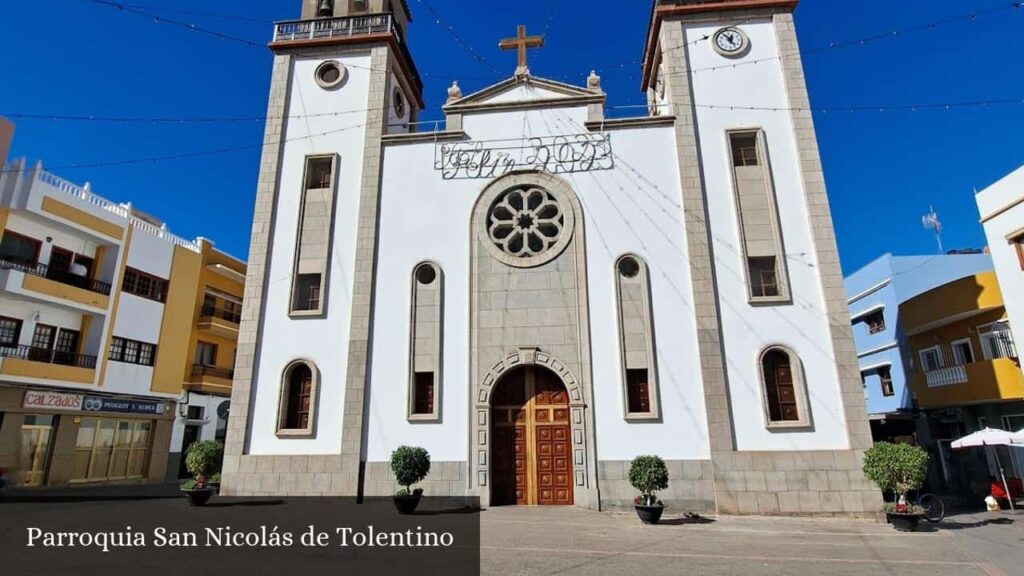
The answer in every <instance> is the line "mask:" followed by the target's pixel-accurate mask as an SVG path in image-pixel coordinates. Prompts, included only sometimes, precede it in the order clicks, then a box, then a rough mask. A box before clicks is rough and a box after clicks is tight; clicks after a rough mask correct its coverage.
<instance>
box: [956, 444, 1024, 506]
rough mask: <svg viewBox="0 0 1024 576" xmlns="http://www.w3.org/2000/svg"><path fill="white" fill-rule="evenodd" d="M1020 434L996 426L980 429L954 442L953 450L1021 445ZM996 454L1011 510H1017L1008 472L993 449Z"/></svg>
mask: <svg viewBox="0 0 1024 576" xmlns="http://www.w3.org/2000/svg"><path fill="white" fill-rule="evenodd" d="M1017 436H1018V434H1015V433H1013V432H1007V431H1006V430H997V429H995V428H985V429H984V430H978V431H977V432H974V433H973V434H968V435H967V436H964V437H963V438H961V439H959V440H956V441H954V442H953V444H952V446H953V450H963V449H965V448H978V447H985V446H1019V445H1021V444H1020V443H1018V442H1017V441H1016V440H1015V438H1016V437H1017ZM993 452H994V453H995V455H996V466H998V467H999V477H1000V479H1002V481H1003V489H1004V490H1006V496H1007V498H1008V499H1009V501H1010V510H1015V509H1016V508H1015V507H1014V505H1013V494H1011V493H1010V485H1009V484H1007V483H1006V474H1005V473H1004V472H1003V463H1002V462H1000V461H999V452H998V451H995V450H993Z"/></svg>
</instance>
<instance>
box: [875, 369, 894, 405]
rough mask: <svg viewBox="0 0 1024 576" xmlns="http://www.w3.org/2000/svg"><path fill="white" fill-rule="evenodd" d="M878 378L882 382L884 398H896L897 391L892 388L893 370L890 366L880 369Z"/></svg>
mask: <svg viewBox="0 0 1024 576" xmlns="http://www.w3.org/2000/svg"><path fill="white" fill-rule="evenodd" d="M878 377H879V378H880V379H881V381H882V396H885V397H890V396H895V395H896V390H895V389H894V388H893V386H892V368H890V367H888V366H886V367H884V368H880V369H879V370H878Z"/></svg>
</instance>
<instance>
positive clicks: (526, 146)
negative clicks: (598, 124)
mask: <svg viewBox="0 0 1024 576" xmlns="http://www.w3.org/2000/svg"><path fill="white" fill-rule="evenodd" d="M613 167H614V160H613V156H612V143H611V136H610V135H609V134H571V135H565V136H543V137H533V138H524V139H522V140H479V141H474V142H450V143H444V144H439V145H438V146H437V148H436V151H435V155H434V168H435V169H437V170H440V171H441V176H442V177H443V178H444V179H445V180H454V179H461V178H497V177H498V176H503V175H505V174H508V173H509V172H512V171H514V170H541V171H544V172H548V173H551V174H569V173H573V172H589V171H592V170H611V169H612V168H613Z"/></svg>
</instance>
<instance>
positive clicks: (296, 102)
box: [250, 51, 370, 455]
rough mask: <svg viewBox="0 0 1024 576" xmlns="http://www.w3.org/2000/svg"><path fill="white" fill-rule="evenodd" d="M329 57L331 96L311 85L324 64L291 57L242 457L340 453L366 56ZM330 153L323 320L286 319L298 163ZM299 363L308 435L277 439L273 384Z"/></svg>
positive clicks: (276, 387) (298, 195)
mask: <svg viewBox="0 0 1024 576" xmlns="http://www.w3.org/2000/svg"><path fill="white" fill-rule="evenodd" d="M334 59H336V60H339V61H340V62H341V63H342V64H344V65H346V67H347V68H348V79H347V80H346V82H345V83H344V84H343V85H342V86H341V87H340V88H339V89H335V90H324V89H322V88H320V87H319V86H318V85H317V84H316V81H315V80H314V72H315V70H316V67H317V66H318V65H319V64H320V63H321V62H322V61H323V60H322V59H309V58H298V59H296V61H295V63H294V66H293V69H292V78H291V82H292V86H293V91H292V96H291V98H290V100H289V102H288V107H287V115H288V116H290V118H289V119H288V121H287V123H286V142H285V144H284V150H283V153H282V162H281V174H280V190H279V196H278V203H277V207H276V209H277V214H276V222H275V228H274V230H273V240H274V241H273V243H272V244H271V264H270V267H269V269H268V270H267V273H266V274H267V297H266V300H265V310H264V316H263V325H262V333H263V337H264V338H265V341H264V342H265V343H264V345H263V346H262V347H261V348H260V351H259V353H260V359H259V364H258V373H257V378H256V382H255V383H254V386H255V388H256V393H255V399H254V406H253V415H252V433H251V440H250V453H251V454H254V455H269V454H281V455H284V454H339V453H340V452H341V426H342V414H343V413H344V390H345V374H346V370H347V365H348V336H349V327H350V318H351V313H350V311H351V305H352V286H353V271H354V269H355V265H354V261H355V245H356V226H357V218H358V212H359V190H360V179H361V177H362V164H363V140H364V136H365V130H364V128H363V125H365V124H366V121H367V114H366V108H368V105H367V97H368V94H369V75H370V70H369V67H370V57H369V52H368V51H362V52H355V53H352V52H350V53H348V54H347V55H344V56H339V57H335V58H334ZM336 112H346V113H342V114H334V113H336ZM347 112H351V113H347ZM314 115H315V116H314ZM304 136H309V137H308V138H306V137H304ZM330 153H336V154H338V156H339V159H340V160H339V164H338V166H339V177H338V189H337V200H336V201H335V204H334V206H335V208H334V219H335V220H334V227H333V238H332V248H331V250H332V251H331V258H330V262H329V273H328V277H327V285H326V288H325V292H324V294H325V298H326V303H327V304H326V307H327V315H326V317H325V318H302V319H292V318H290V317H289V315H288V310H289V298H290V295H291V277H292V269H293V265H294V256H295V239H296V232H297V230H298V218H299V203H300V198H301V186H302V177H303V170H304V164H305V160H304V159H305V157H306V156H308V155H314V154H330ZM300 358H302V359H307V360H310V361H312V362H313V363H315V364H316V366H317V367H318V369H319V371H320V385H319V390H318V398H317V404H316V406H317V408H316V410H317V411H316V434H315V436H314V437H313V438H284V439H283V438H279V437H278V436H277V433H276V432H277V413H278V401H279V398H280V396H279V394H280V388H281V377H282V373H283V371H284V369H285V367H286V366H287V365H288V364H289V363H290V362H291V361H293V360H296V359H300Z"/></svg>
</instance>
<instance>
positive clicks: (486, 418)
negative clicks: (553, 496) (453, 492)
mask: <svg viewBox="0 0 1024 576" xmlns="http://www.w3.org/2000/svg"><path fill="white" fill-rule="evenodd" d="M525 366H540V367H543V368H546V369H548V370H550V371H551V372H553V373H554V374H555V375H557V376H558V378H559V379H561V381H562V384H563V385H564V386H565V390H566V392H568V394H569V411H570V427H571V429H572V468H573V483H574V484H575V486H576V488H577V490H583V489H585V488H586V486H587V474H586V462H587V461H588V458H587V454H586V451H587V443H586V435H585V434H584V429H585V426H584V411H585V409H586V406H587V405H586V402H585V401H584V397H583V387H582V385H581V384H580V381H579V379H578V378H577V377H576V376H575V375H574V374H573V373H572V371H571V370H569V369H568V368H567V367H566V366H565V364H564V363H563V362H561V361H560V360H558V359H557V358H555V357H553V356H552V355H550V354H548V353H546V352H544V351H542V350H540V349H538V348H535V347H527V346H524V347H520V348H519V349H518V350H516V351H515V352H512V353H510V354H508V355H507V356H506V357H504V358H502V359H501V360H500V361H499V362H497V363H496V364H494V365H493V366H491V368H490V370H488V372H487V375H486V376H485V377H484V378H483V380H482V381H481V382H480V385H479V386H478V387H477V396H476V397H477V405H476V417H477V418H476V422H477V426H476V429H477V438H476V458H475V461H476V466H475V467H476V473H477V483H478V486H480V487H481V488H482V489H485V490H486V491H488V492H489V490H490V486H489V481H488V480H489V479H488V476H489V462H488V456H489V453H490V448H491V447H490V417H491V416H490V413H491V393H492V392H493V391H494V387H495V386H496V385H497V384H498V382H500V381H501V378H502V377H503V376H504V375H506V374H508V373H509V372H511V371H512V370H514V369H516V368H521V367H525ZM488 501H489V498H488Z"/></svg>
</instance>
